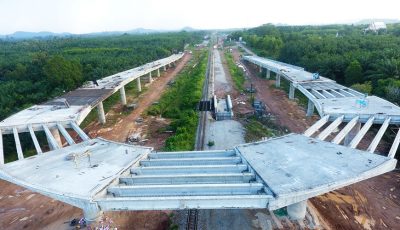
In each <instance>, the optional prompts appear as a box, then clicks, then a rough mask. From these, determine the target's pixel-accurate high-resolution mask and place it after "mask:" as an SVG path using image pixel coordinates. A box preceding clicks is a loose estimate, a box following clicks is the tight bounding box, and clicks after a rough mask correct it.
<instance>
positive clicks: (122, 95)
mask: <svg viewBox="0 0 400 230" xmlns="http://www.w3.org/2000/svg"><path fill="white" fill-rule="evenodd" d="M119 93H120V95H121V104H122V105H126V94H125V86H122V87H121V88H120V89H119Z"/></svg>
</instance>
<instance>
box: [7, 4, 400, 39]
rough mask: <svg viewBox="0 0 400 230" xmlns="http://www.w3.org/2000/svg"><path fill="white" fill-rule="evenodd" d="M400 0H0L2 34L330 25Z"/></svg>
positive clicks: (385, 13) (387, 14)
mask: <svg viewBox="0 0 400 230" xmlns="http://www.w3.org/2000/svg"><path fill="white" fill-rule="evenodd" d="M399 9H400V1H399V0H397V1H396V0H380V1H371V0H364V1H360V0H291V1H290V0H275V1H271V0H247V1H244V0H242V1H236V0H230V1H228V0H196V1H193V0H164V1H163V0H0V17H1V20H0V34H9V33H13V32H15V31H21V30H22V31H33V32H38V31H52V32H71V33H88V32H97V31H114V30H129V29H134V28H138V27H142V28H149V29H180V28H182V27H184V26H191V27H194V28H198V29H217V28H239V27H254V26H258V25H261V24H264V23H285V24H294V25H302V24H330V23H347V22H354V21H358V20H360V19H365V18H390V19H393V18H395V19H399V18H400V11H399Z"/></svg>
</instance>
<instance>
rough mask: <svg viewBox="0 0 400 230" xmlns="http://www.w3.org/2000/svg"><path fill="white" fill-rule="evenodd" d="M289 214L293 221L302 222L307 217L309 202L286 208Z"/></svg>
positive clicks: (301, 202) (305, 201) (304, 201)
mask: <svg viewBox="0 0 400 230" xmlns="http://www.w3.org/2000/svg"><path fill="white" fill-rule="evenodd" d="M286 210H287V213H288V215H289V217H290V219H292V220H302V219H304V218H305V217H306V211H307V200H303V201H300V202H298V203H294V204H291V205H289V206H287V207H286Z"/></svg>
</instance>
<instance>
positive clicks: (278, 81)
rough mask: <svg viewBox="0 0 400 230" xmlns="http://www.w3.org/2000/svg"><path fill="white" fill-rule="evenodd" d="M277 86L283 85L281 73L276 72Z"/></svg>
mask: <svg viewBox="0 0 400 230" xmlns="http://www.w3.org/2000/svg"><path fill="white" fill-rule="evenodd" d="M275 86H276V87H277V88H279V87H281V75H280V74H279V73H277V74H276V79H275Z"/></svg>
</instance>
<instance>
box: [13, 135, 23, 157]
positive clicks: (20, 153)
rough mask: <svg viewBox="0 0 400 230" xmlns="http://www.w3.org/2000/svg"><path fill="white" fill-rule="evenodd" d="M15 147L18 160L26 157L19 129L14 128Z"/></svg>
mask: <svg viewBox="0 0 400 230" xmlns="http://www.w3.org/2000/svg"><path fill="white" fill-rule="evenodd" d="M13 133H14V140H15V147H16V148H17V154H18V160H22V159H24V154H23V153H22V147H21V141H20V140H19V135H18V129H17V128H15V127H14V128H13Z"/></svg>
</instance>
